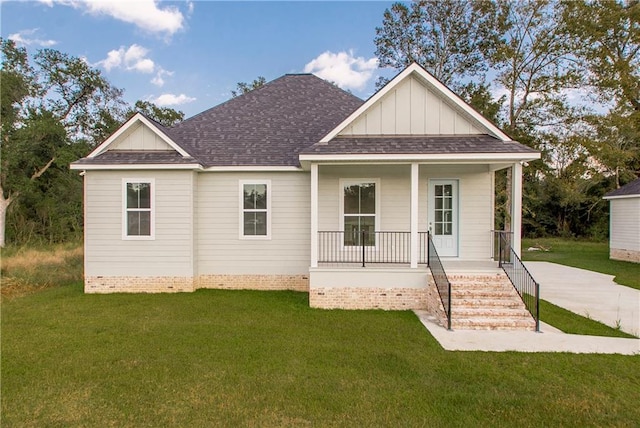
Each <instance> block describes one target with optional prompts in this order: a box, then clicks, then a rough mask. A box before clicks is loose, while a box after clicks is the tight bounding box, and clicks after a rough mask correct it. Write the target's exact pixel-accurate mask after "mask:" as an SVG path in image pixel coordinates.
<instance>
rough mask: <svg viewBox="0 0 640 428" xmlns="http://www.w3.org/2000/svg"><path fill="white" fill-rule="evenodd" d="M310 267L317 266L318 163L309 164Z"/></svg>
mask: <svg viewBox="0 0 640 428" xmlns="http://www.w3.org/2000/svg"><path fill="white" fill-rule="evenodd" d="M311 267H312V268H315V267H318V164H317V163H312V164H311Z"/></svg>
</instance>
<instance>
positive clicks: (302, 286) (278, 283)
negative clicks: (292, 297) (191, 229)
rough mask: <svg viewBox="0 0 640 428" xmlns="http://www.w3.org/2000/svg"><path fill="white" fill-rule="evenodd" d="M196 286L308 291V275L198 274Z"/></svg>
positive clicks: (227, 288)
mask: <svg viewBox="0 0 640 428" xmlns="http://www.w3.org/2000/svg"><path fill="white" fill-rule="evenodd" d="M196 288H215V289H223V290H293V291H309V276H308V275H200V276H199V277H198V284H197V287H196Z"/></svg>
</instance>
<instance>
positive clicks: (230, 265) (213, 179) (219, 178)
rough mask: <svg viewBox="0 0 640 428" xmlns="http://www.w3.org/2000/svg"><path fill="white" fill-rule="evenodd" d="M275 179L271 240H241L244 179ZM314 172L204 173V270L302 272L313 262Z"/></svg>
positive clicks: (200, 181)
mask: <svg viewBox="0 0 640 428" xmlns="http://www.w3.org/2000/svg"><path fill="white" fill-rule="evenodd" d="M252 179H256V180H270V181H271V190H270V192H271V198H272V199H271V212H270V213H269V215H270V216H271V239H270V240H248V239H240V237H239V231H240V228H241V224H240V215H239V210H240V206H239V205H240V201H239V182H240V180H252ZM310 181H311V179H310V175H309V174H308V173H303V172H284V173H283V172H265V173H232V172H229V173H218V172H216V173H202V174H200V175H199V176H198V215H197V224H198V233H197V236H198V238H197V239H198V273H199V274H200V275H213V274H221V275H233V274H237V275H241V274H264V275H277V274H280V275H301V274H308V272H309V262H310V246H311V243H310V233H311V232H310V230H311V224H310V218H311V213H310V204H311V201H310V186H311V184H310Z"/></svg>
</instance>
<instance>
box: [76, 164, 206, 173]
mask: <svg viewBox="0 0 640 428" xmlns="http://www.w3.org/2000/svg"><path fill="white" fill-rule="evenodd" d="M69 168H70V169H72V170H78V171H90V170H101V171H108V170H111V171H116V170H143V169H166V170H194V171H197V170H202V169H203V167H202V165H200V164H166V163H155V164H99V163H88V164H83V163H77V162H74V163H72V164H71V165H69Z"/></svg>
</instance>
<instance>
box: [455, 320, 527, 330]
mask: <svg viewBox="0 0 640 428" xmlns="http://www.w3.org/2000/svg"><path fill="white" fill-rule="evenodd" d="M451 328H452V329H454V330H455V329H458V330H535V328H536V323H535V321H534V320H533V318H529V319H526V318H521V319H510V318H504V319H494V318H473V319H468V318H459V319H455V318H453V319H452V320H451Z"/></svg>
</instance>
